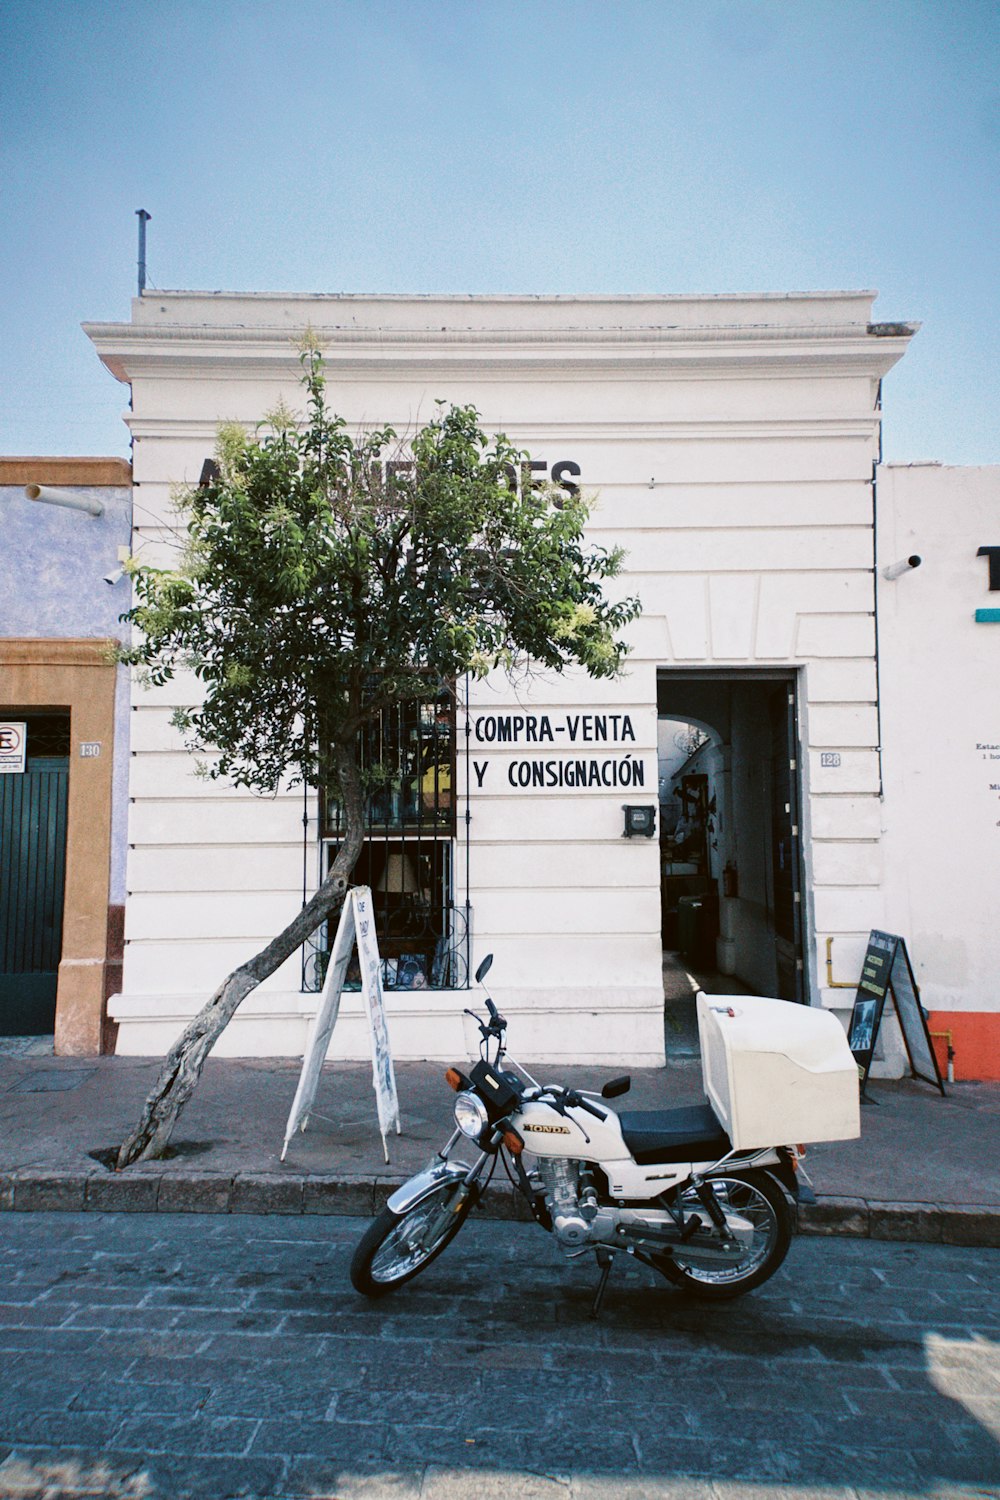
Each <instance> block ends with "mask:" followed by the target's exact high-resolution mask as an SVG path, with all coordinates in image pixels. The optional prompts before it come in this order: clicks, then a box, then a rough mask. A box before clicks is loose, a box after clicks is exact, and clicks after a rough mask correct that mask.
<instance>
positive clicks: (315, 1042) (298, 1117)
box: [281, 885, 402, 1161]
mask: <svg viewBox="0 0 1000 1500" xmlns="http://www.w3.org/2000/svg"><path fill="white" fill-rule="evenodd" d="M355 944H356V945H357V949H358V959H359V961H360V966H361V992H362V994H363V995H364V998H365V1010H366V1011H367V1013H368V1028H369V1032H370V1034H371V1044H372V1086H373V1087H374V1089H375V1104H376V1108H377V1110H378V1128H379V1132H380V1134H381V1136H382V1150H383V1152H384V1154H385V1159H386V1161H388V1160H389V1143H388V1135H389V1131H390V1129H391V1128H392V1127H393V1126H395V1127H396V1134H397V1135H400V1134H401V1133H402V1126H401V1125H400V1122H399V1099H398V1097H397V1094H396V1074H395V1071H394V1069H393V1066H392V1050H391V1048H390V1046H389V1029H388V1027H387V1025H386V1019H385V998H384V996H383V994H382V960H381V958H380V957H379V951H378V940H377V938H376V936H375V916H374V913H373V911H372V893H371V891H370V889H369V888H368V886H366V885H361V886H355V887H354V889H353V890H351V891H348V893H347V899H346V900H345V902H344V905H343V909H342V910H341V913H340V922H339V924H338V927H337V936H336V938H335V939H334V943H333V948H332V949H331V951H330V962H329V965H328V966H327V971H326V980H325V982H324V984H323V992H322V994H321V995H320V997H319V1006H318V1008H317V1011H316V1017H315V1020H314V1021H313V1024H312V1029H311V1031H310V1033H309V1040H308V1042H307V1044H306V1050H305V1054H304V1056H303V1058H302V1072H301V1074H300V1075H299V1086H298V1088H297V1089H296V1090H295V1098H294V1099H293V1101H292V1108H291V1111H290V1113H289V1116H288V1124H287V1125H286V1126H285V1144H284V1145H283V1146H282V1148H281V1160H282V1161H284V1159H285V1153H286V1152H287V1150H288V1146H289V1143H290V1141H291V1139H292V1136H293V1135H294V1134H295V1132H296V1130H305V1128H306V1126H307V1125H308V1123H309V1114H310V1111H311V1109H312V1107H313V1102H314V1101H315V1098H316V1090H317V1088H318V1087H319V1080H320V1074H321V1072H322V1069H323V1063H324V1061H325V1059H326V1054H327V1052H328V1051H329V1047H330V1038H331V1037H332V1036H333V1028H334V1027H335V1026H336V1024H337V1016H338V1015H339V1013H340V997H341V995H342V994H343V991H344V979H345V978H346V975H347V966H348V964H349V963H350V961H351V954H352V953H353V952H354V948H355Z"/></svg>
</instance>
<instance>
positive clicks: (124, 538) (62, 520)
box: [0, 485, 132, 905]
mask: <svg viewBox="0 0 1000 1500" xmlns="http://www.w3.org/2000/svg"><path fill="white" fill-rule="evenodd" d="M66 488H67V489H70V490H71V491H72V493H73V494H78V495H80V496H86V497H88V498H93V499H95V500H99V501H100V502H101V503H102V505H103V506H104V514H103V515H102V516H97V517H94V516H88V515H85V514H84V513H83V512H81V511H74V510H63V509H62V508H60V507H57V506H54V505H45V504H42V503H40V502H35V501H31V500H28V499H27V498H26V497H25V494H24V489H23V487H22V486H20V485H0V526H2V536H3V545H2V547H0V636H26V637H29V638H34V639H57V638H66V637H83V638H94V637H104V638H107V637H109V636H116V637H118V639H123V638H124V636H125V634H126V631H127V627H126V626H123V625H122V624H120V623H119V619H118V617H119V615H121V614H123V613H124V612H125V610H127V609H128V607H129V603H130V591H129V582H128V579H127V578H123V579H121V581H120V582H118V583H116V584H115V585H114V586H113V587H109V585H108V584H106V583H105V582H104V575H105V573H110V572H112V571H113V569H115V568H116V567H117V566H118V548H119V547H127V546H128V545H129V543H130V538H131V528H132V491H131V489H130V488H129V487H127V486H121V487H116V488H106V487H104V486H103V485H102V486H97V487H93V488H88V487H85V486H81V485H72V486H66ZM128 696H129V695H128V681H127V673H126V671H125V669H124V668H121V667H120V668H119V669H118V684H117V690H116V694H115V748H114V789H113V794H112V796H113V801H112V818H111V901H112V903H113V904H115V905H120V904H121V903H122V902H124V900H125V850H126V844H127V839H128V835H127V818H128V761H129V754H128V751H129V702H128ZM0 697H2V686H0Z"/></svg>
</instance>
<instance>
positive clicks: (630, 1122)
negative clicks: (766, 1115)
mask: <svg viewBox="0 0 1000 1500" xmlns="http://www.w3.org/2000/svg"><path fill="white" fill-rule="evenodd" d="M618 1119H619V1121H620V1122H621V1127H622V1135H623V1136H624V1137H625V1144H626V1146H627V1147H628V1149H629V1150H630V1151H631V1153H632V1155H633V1156H634V1157H635V1159H636V1161H637V1162H638V1163H639V1165H640V1166H641V1167H649V1166H654V1165H655V1164H656V1163H657V1162H661V1161H662V1162H668V1161H718V1159H719V1157H720V1156H725V1155H726V1152H727V1151H731V1150H732V1145H731V1143H730V1140H729V1137H728V1136H727V1135H726V1132H725V1131H724V1130H723V1128H722V1126H721V1125H720V1124H719V1122H718V1120H717V1119H716V1117H715V1113H714V1111H713V1110H712V1107H711V1105H709V1104H688V1105H683V1106H681V1107H680V1108H679V1109H641V1110H639V1109H636V1110H623V1111H622V1112H621V1113H620V1114H619V1116H618Z"/></svg>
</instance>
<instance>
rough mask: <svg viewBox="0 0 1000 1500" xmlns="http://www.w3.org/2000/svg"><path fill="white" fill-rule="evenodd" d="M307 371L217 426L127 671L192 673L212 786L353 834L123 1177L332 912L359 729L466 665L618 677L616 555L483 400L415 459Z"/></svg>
mask: <svg viewBox="0 0 1000 1500" xmlns="http://www.w3.org/2000/svg"><path fill="white" fill-rule="evenodd" d="M302 360H303V385H304V387H305V391H306V393H307V397H308V401H307V407H306V412H305V414H304V415H303V416H302V417H301V419H299V418H296V417H295V416H294V415H293V414H292V413H291V412H290V411H289V410H288V409H287V408H285V407H283V406H282V407H279V409H278V410H277V411H275V412H273V413H271V414H270V416H269V417H268V418H267V419H266V421H265V422H264V423H263V424H262V425H261V427H260V428H259V429H258V430H257V431H256V432H255V433H253V434H248V432H247V431H246V429H245V428H244V427H242V426H239V425H236V424H231V425H226V426H224V427H223V428H221V429H220V432H219V437H218V445H217V463H216V466H215V470H216V471H215V473H214V475H213V477H212V478H211V479H210V480H209V482H207V483H205V484H203V485H200V486H199V487H198V488H196V489H191V490H187V491H184V492H183V494H182V496H181V497H180V498H181V500H182V503H183V512H184V513H185V514H186V518H187V520H186V535H185V536H184V538H183V548H182V551H181V554H180V557H179V559H178V563H177V566H176V567H175V568H172V569H162V568H154V567H151V566H144V565H142V563H141V562H136V563H133V564H132V565H131V567H130V571H131V573H132V579H133V585H134V598H135V603H134V606H133V608H132V609H131V610H130V611H129V612H128V614H127V615H126V616H124V618H125V619H126V620H128V621H130V622H131V624H132V625H133V627H134V632H133V637H134V639H133V644H132V645H131V646H129V647H128V648H127V649H125V650H124V651H123V652H122V659H123V660H125V661H126V662H128V663H130V664H132V665H133V666H134V667H136V668H138V669H139V670H140V671H141V673H142V675H143V676H144V677H146V678H147V680H149V681H150V682H151V683H153V684H162V683H164V682H166V681H167V680H168V679H170V678H171V677H173V676H174V674H175V673H177V672H190V673H193V674H194V676H195V677H196V678H197V679H199V682H200V692H199V694H197V695H192V696H198V697H199V702H198V704H197V706H196V707H193V708H189V709H184V710H179V711H178V712H177V713H176V714H175V722H176V724H177V726H178V727H179V728H180V729H181V730H182V731H183V732H184V734H185V736H186V740H187V744H188V747H189V748H190V749H192V750H196V751H199V752H205V753H206V754H207V755H208V759H207V760H204V761H201V762H199V769H200V770H201V771H202V773H203V774H206V775H208V776H210V777H213V778H214V777H218V778H224V779H225V780H227V781H229V782H231V783H233V784H235V785H237V786H241V787H246V788H250V789H252V790H253V791H256V792H262V793H274V792H275V791H276V790H277V788H278V786H279V785H284V786H290V785H296V784H301V783H302V782H305V783H306V784H307V785H308V786H311V787H313V788H321V787H322V788H327V789H330V790H332V791H333V792H334V793H335V794H336V795H337V797H338V800H339V802H340V805H341V808H342V815H343V836H342V839H341V842H340V846H339V848H338V850H337V853H336V857H335V859H334V860H333V863H332V865H331V867H330V870H329V873H328V874H327V876H326V878H325V879H324V880H323V882H322V884H321V885H320V886H319V889H318V890H317V891H316V893H315V895H314V896H313V897H312V899H311V900H310V901H308V902H307V903H306V904H305V905H304V906H303V907H302V910H301V911H300V912H299V913H298V915H297V916H296V917H295V919H294V921H292V922H290V923H289V924H288V926H287V927H286V928H285V929H284V931H282V932H280V933H279V934H278V936H277V937H275V938H274V939H273V940H272V941H271V942H270V943H268V945H267V946H266V947H265V948H264V949H262V950H261V952H259V953H257V954H256V955H255V956H254V957H252V958H250V959H248V960H247V961H246V962H245V963H242V964H240V966H239V967H238V968H237V969H235V970H234V971H233V972H232V973H231V974H229V975H228V976H227V978H225V979H224V980H223V981H222V983H221V984H220V985H219V987H218V989H217V990H216V991H215V993H214V994H213V995H212V997H211V999H209V1000H208V1001H207V1003H206V1004H205V1005H204V1007H203V1008H202V1009H201V1011H200V1012H199V1013H198V1015H197V1016H195V1018H194V1020H193V1021H191V1023H190V1024H189V1025H188V1026H187V1027H186V1029H185V1030H184V1032H183V1033H182V1035H181V1036H180V1037H178V1039H177V1041H176V1042H175V1043H174V1045H173V1047H171V1049H170V1051H169V1052H168V1054H167V1056H166V1058H165V1060H164V1063H163V1067H162V1069H161V1071H160V1075H159V1077H158V1079H157V1082H156V1085H155V1087H154V1088H153V1091H152V1092H151V1094H150V1095H149V1098H148V1099H147V1100H146V1103H145V1106H144V1108H143V1111H142V1116H141V1118H140V1120H139V1122H138V1123H137V1125H136V1126H135V1128H134V1129H133V1130H132V1132H131V1134H130V1135H129V1136H128V1138H127V1139H126V1140H125V1141H124V1143H123V1144H122V1146H121V1149H120V1151H119V1153H118V1158H117V1165H118V1167H119V1168H122V1167H126V1166H128V1165H129V1164H130V1163H132V1162H135V1161H138V1160H141V1159H144V1158H150V1157H155V1156H158V1155H160V1154H161V1153H162V1151H163V1149H164V1147H165V1146H166V1144H167V1142H168V1140H169V1138H170V1134H171V1131H172V1130H173V1127H174V1124H175V1123H176V1120H177V1117H178V1115H179V1113H180V1111H181V1109H182V1108H183V1106H184V1104H185V1103H186V1102H187V1100H188V1099H189V1098H190V1096H191V1094H192V1092H193V1091H194V1088H195V1086H196V1084H197V1081H198V1078H199V1076H200V1074H201V1070H202V1068H203V1066H204V1063H205V1059H206V1058H207V1056H208V1054H209V1052H210V1051H211V1049H212V1047H213V1045H214V1043H215V1042H216V1040H217V1039H218V1037H219V1035H220V1034H221V1032H222V1031H223V1029H224V1028H225V1026H226V1025H227V1023H228V1022H229V1021H230V1019H231V1018H232V1016H233V1014H234V1012H235V1011H236V1009H237V1007H238V1006H239V1004H240V1002H241V1001H242V1000H243V999H244V998H245V997H246V996H247V995H248V994H249V993H250V991H251V990H253V989H254V988H255V987H256V986H257V985H258V984H260V982H261V981H262V980H263V979H266V978H267V976H268V975H270V974H272V973H274V971H275V970H276V969H277V968H278V967H279V966H280V965H281V964H282V963H283V962H284V961H285V960H286V959H287V958H289V957H290V956H291V955H292V954H293V953H294V952H295V950H296V949H297V948H298V947H299V946H300V945H301V944H302V943H303V942H304V941H305V939H306V938H307V937H308V936H309V935H310V934H311V933H312V932H313V931H315V929H316V928H317V927H318V926H319V925H320V924H321V923H322V922H323V921H324V919H325V918H327V917H328V916H330V915H331V914H333V913H335V912H336V911H337V910H338V909H339V908H340V906H341V905H342V903H343V900H344V897H345V894H346V892H347V888H348V880H349V878H350V875H351V871H352V869H353V867H354V865H355V864H356V862H357V860H358V857H359V855H360V853H361V849H362V844H363V833H364V812H365V796H366V786H365V782H364V778H363V773H362V769H361V758H360V740H361V736H362V735H363V734H364V731H365V728H366V726H367V725H369V724H370V723H371V722H372V721H373V720H374V719H375V718H376V717H377V716H378V715H379V714H380V713H381V712H382V711H383V710H385V709H386V708H387V707H390V706H392V705H395V704H405V703H408V702H417V701H426V700H427V698H428V697H429V696H433V695H434V694H436V693H439V692H440V691H442V689H444V688H447V687H449V686H450V685H452V684H454V683H455V682H456V681H457V679H458V678H459V677H460V676H461V675H462V674H464V673H467V672H469V673H473V674H476V675H484V674H485V673H487V672H489V671H490V670H492V669H493V668H494V667H497V666H501V667H506V668H507V669H508V670H511V669H513V668H514V667H515V666H517V665H519V664H523V663H526V662H530V663H533V664H535V665H537V666H538V667H541V668H547V669H550V670H554V671H556V672H560V671H562V670H564V669H565V668H566V667H567V666H570V665H573V664H576V665H579V666H582V667H584V668H585V669H586V671H587V672H588V673H590V674H591V675H593V676H595V677H612V676H616V675H618V674H619V673H620V672H621V670H622V666H623V661H624V656H625V652H626V647H625V645H624V643H623V641H622V639H621V636H620V632H621V630H622V629H623V628H624V627H625V626H626V625H627V624H628V622H629V621H630V620H631V619H633V618H634V617H635V615H636V614H637V613H638V608H639V606H638V604H637V602H636V601H635V600H634V599H630V598H619V599H617V600H610V599H609V598H607V597H606V596H605V594H604V591H603V588H602V584H603V581H604V580H605V579H607V578H610V577H612V576H614V575H615V574H616V573H617V572H618V571H619V567H620V563H621V554H620V552H618V551H606V550H604V549H601V548H596V547H593V546H588V545H586V543H585V540H584V534H583V533H584V524H585V522H586V519H587V514H588V506H587V502H586V500H585V499H584V498H583V497H582V496H581V495H579V494H577V493H571V494H565V493H563V492H562V491H557V490H555V489H554V488H553V487H551V486H547V487H538V486H533V485H531V484H530V483H524V484H521V485H518V484H517V483H516V478H515V476H516V475H517V474H518V473H519V472H521V466H522V464H523V462H524V459H525V455H524V454H523V453H522V452H521V451H519V450H517V449H516V448H514V447H513V446H512V445H511V444H510V443H509V442H508V441H507V439H506V438H505V437H503V436H502V435H501V436H498V437H495V438H489V437H487V436H486V434H484V432H483V431H482V429H481V427H480V420H479V414H478V413H477V411H476V410H475V409H474V408H473V407H471V406H457V407H447V406H445V405H443V404H440V405H439V406H438V407H437V408H436V414H435V416H434V417H433V419H432V420H431V421H429V422H428V423H427V424H426V425H425V426H423V427H421V428H420V430H419V431H417V432H415V433H414V434H413V435H412V437H411V438H410V440H409V442H408V443H407V444H406V445H405V447H404V446H403V445H402V444H400V442H399V441H398V440H397V437H396V434H395V433H394V432H393V431H392V430H391V429H390V428H384V429H382V430H379V431H370V432H367V433H365V434H363V435H362V436H360V437H358V436H352V435H351V433H350V432H349V431H348V428H347V425H346V423H345V422H344V421H343V419H341V418H340V417H338V416H335V415H334V414H333V413H331V411H330V410H329V408H328V405H327V398H326V391H325V379H324V372H323V361H322V357H321V355H320V353H319V350H318V349H317V348H316V346H315V343H314V341H311V340H307V341H306V343H305V346H304V348H303V354H302Z"/></svg>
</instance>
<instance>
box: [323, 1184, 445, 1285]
mask: <svg viewBox="0 0 1000 1500" xmlns="http://www.w3.org/2000/svg"><path fill="white" fill-rule="evenodd" d="M474 1202H475V1192H474V1190H473V1191H472V1192H470V1191H469V1190H468V1188H467V1187H466V1186H465V1184H464V1182H462V1181H461V1180H459V1181H458V1182H455V1181H454V1180H453V1179H450V1180H448V1181H446V1182H441V1183H439V1184H438V1186H437V1187H436V1188H435V1189H434V1191H433V1192H432V1193H431V1194H430V1195H429V1196H428V1197H426V1198H424V1199H422V1200H421V1202H420V1203H418V1204H416V1205H415V1207H413V1208H411V1209H409V1210H408V1212H407V1213H404V1214H397V1213H393V1211H392V1209H391V1208H388V1207H386V1208H383V1210H382V1212H381V1213H380V1214H379V1215H378V1218H376V1219H374V1220H373V1221H372V1223H371V1224H370V1225H369V1226H368V1228H367V1229H366V1230H365V1233H364V1234H363V1235H362V1237H361V1239H360V1240H359V1242H358V1248H357V1249H356V1250H355V1252H354V1256H353V1258H352V1260H351V1285H352V1286H353V1287H354V1290H355V1291H357V1292H361V1293H362V1295H363V1296H365V1297H382V1296H384V1295H385V1293H386V1292H391V1291H392V1290H393V1288H394V1287H397V1286H402V1285H403V1283H404V1282H406V1281H410V1280H412V1278H413V1277H414V1276H417V1275H418V1274H419V1273H420V1272H421V1271H422V1270H423V1269H424V1267H425V1266H429V1265H430V1263H431V1261H432V1260H433V1259H434V1258H435V1256H438V1255H440V1254H441V1251H442V1250H443V1249H444V1248H445V1246H446V1245H448V1244H449V1243H450V1242H451V1241H452V1240H453V1239H454V1238H455V1236H456V1234H457V1233H458V1231H459V1230H460V1229H461V1227H462V1225H463V1224H464V1223H465V1220H466V1218H467V1216H468V1213H469V1210H470V1209H471V1207H472V1205H473V1203H474Z"/></svg>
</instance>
